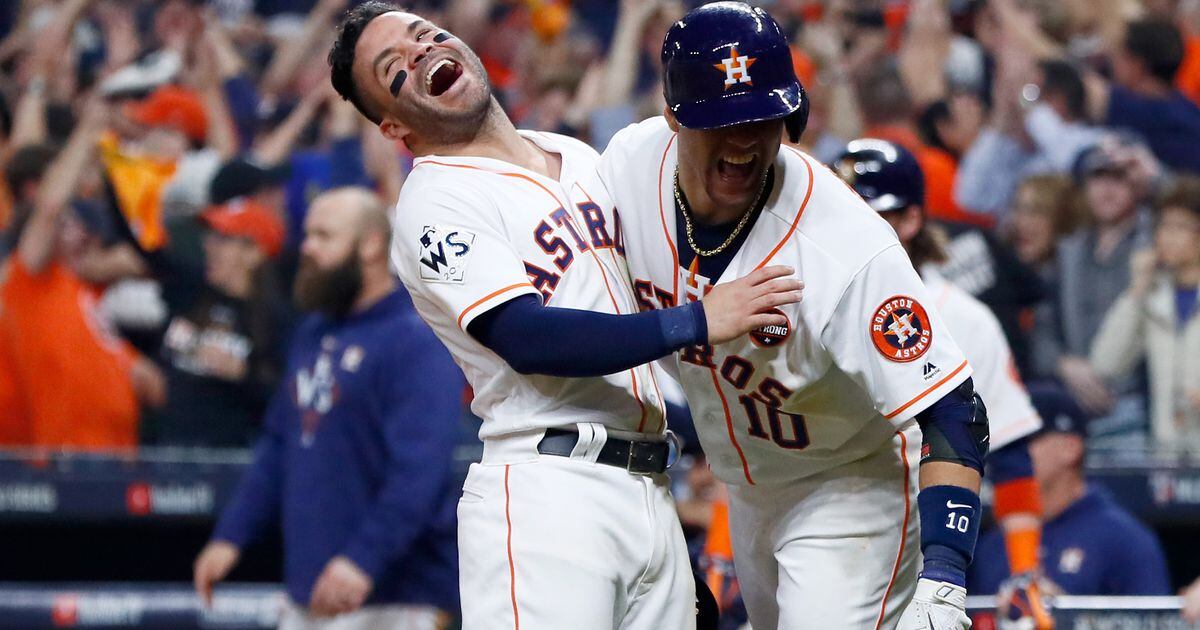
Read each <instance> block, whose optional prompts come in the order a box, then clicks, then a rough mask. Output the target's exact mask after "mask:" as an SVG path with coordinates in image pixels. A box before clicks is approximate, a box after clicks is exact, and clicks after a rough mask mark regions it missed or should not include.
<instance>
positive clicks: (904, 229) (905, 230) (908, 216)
mask: <svg viewBox="0 0 1200 630" xmlns="http://www.w3.org/2000/svg"><path fill="white" fill-rule="evenodd" d="M901 212H903V213H904V218H903V219H902V220H901V221H899V222H898V224H897V225H896V236H897V237H899V238H900V242H901V243H907V242H909V241H911V240H912V239H914V238H916V236H917V233H918V232H920V231H921V224H922V223H924V220H923V219H924V217H922V216H921V208H920V207H918V206H909V207H907V208H905V209H904V210H902V211H901Z"/></svg>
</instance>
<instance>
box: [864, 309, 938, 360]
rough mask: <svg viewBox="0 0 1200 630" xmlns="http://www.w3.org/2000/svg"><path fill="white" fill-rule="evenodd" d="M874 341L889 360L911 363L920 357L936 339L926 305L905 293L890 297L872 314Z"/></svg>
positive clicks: (872, 336)
mask: <svg viewBox="0 0 1200 630" xmlns="http://www.w3.org/2000/svg"><path fill="white" fill-rule="evenodd" d="M871 341H872V342H874V344H875V349H876V350H878V351H879V353H880V354H882V355H883V356H884V357H887V359H888V360H889V361H895V362H897V363H908V362H909V361H916V360H917V359H919V358H921V355H923V354H925V353H926V352H928V351H929V346H930V344H931V342H932V341H933V330H932V329H931V328H930V326H929V315H928V314H927V313H926V312H925V307H923V306H921V304H920V302H917V301H916V300H914V299H912V298H910V297H908V296H906V295H896V296H893V297H890V298H888V299H887V300H885V301H884V302H883V304H880V305H879V308H877V309H875V312H874V313H873V314H872V315H871Z"/></svg>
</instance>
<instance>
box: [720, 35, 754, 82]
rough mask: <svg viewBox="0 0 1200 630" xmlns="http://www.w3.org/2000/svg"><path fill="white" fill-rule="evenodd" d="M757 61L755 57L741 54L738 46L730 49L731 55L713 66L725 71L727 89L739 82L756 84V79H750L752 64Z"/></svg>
mask: <svg viewBox="0 0 1200 630" xmlns="http://www.w3.org/2000/svg"><path fill="white" fill-rule="evenodd" d="M755 61H757V59H756V58H755V57H747V56H746V55H739V54H738V51H737V46H734V47H733V48H730V49H729V57H728V58H726V59H722V60H721V63H714V64H713V67H714V68H716V69H717V70H720V71H721V72H724V73H725V89H726V90H728V89H729V88H731V87H733V86H735V85H737V84H739V83H745V84H746V85H754V81H753V80H751V79H750V66H752V65H754V62H755Z"/></svg>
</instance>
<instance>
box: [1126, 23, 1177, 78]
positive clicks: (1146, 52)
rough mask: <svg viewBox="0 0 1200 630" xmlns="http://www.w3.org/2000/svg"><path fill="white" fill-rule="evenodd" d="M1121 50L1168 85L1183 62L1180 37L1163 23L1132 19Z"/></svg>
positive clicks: (1172, 25) (1175, 29)
mask: <svg viewBox="0 0 1200 630" xmlns="http://www.w3.org/2000/svg"><path fill="white" fill-rule="evenodd" d="M1125 50H1127V51H1129V55H1130V56H1131V57H1133V58H1135V59H1137V60H1138V61H1141V62H1142V63H1143V64H1145V66H1146V70H1147V71H1149V72H1150V74H1152V75H1154V77H1155V78H1157V79H1158V80H1160V81H1164V82H1166V83H1170V82H1171V81H1173V80H1174V79H1175V72H1176V71H1178V70H1179V66H1180V64H1182V63H1183V52H1184V51H1183V36H1182V35H1180V33H1179V29H1178V28H1176V27H1175V25H1174V24H1172V23H1170V22H1167V21H1165V20H1159V19H1153V18H1149V19H1144V20H1136V21H1133V22H1130V23H1129V24H1128V25H1127V26H1126V27H1125Z"/></svg>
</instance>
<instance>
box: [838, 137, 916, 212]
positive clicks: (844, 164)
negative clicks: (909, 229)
mask: <svg viewBox="0 0 1200 630" xmlns="http://www.w3.org/2000/svg"><path fill="white" fill-rule="evenodd" d="M830 166H831V168H832V169H833V172H835V173H837V175H838V177H841V178H842V180H843V181H845V182H846V184H848V185H849V186H850V188H852V189H854V192H857V193H858V194H859V195H860V196H862V198H863V200H864V201H866V202H867V205H869V206H871V208H872V209H873V210H875V211H876V212H880V213H884V212H894V211H897V210H904V209H905V208H908V207H909V206H919V207H924V206H925V175H924V173H922V172H921V165H920V164H918V163H917V158H916V157H914V156H913V154H912V153H909V152H908V150H907V149H905V148H904V147H902V146H900V145H898V144H895V143H892V142H888V141H886V140H878V139H875V138H860V139H858V140H854V141H851V142H850V143H849V144H847V145H846V149H845V150H844V151H842V155H841V156H840V157H839V158H838V159H837V160H834V162H833V164H832V165H830Z"/></svg>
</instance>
